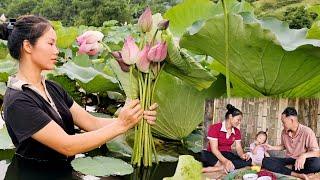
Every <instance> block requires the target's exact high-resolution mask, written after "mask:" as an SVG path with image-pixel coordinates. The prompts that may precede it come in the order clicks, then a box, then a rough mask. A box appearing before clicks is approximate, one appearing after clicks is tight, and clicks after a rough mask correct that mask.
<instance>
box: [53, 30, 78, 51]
mask: <svg viewBox="0 0 320 180" xmlns="http://www.w3.org/2000/svg"><path fill="white" fill-rule="evenodd" d="M56 33H57V46H58V47H59V48H70V47H71V45H72V44H73V43H74V42H75V40H76V38H77V36H78V29H77V28H76V27H60V28H58V29H57V30H56Z"/></svg>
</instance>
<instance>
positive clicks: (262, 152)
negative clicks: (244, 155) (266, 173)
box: [248, 129, 270, 166]
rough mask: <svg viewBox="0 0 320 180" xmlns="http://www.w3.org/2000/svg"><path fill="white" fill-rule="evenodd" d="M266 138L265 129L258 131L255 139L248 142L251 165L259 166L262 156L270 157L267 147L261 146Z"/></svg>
mask: <svg viewBox="0 0 320 180" xmlns="http://www.w3.org/2000/svg"><path fill="white" fill-rule="evenodd" d="M267 130H268V129H267ZM267 139H268V135H267V131H260V132H258V134H257V135H256V140H255V141H254V142H253V143H251V144H250V152H248V154H249V156H250V157H251V159H252V165H258V166H261V165H262V160H263V158H264V157H265V156H266V157H270V155H269V153H268V152H267V149H266V148H265V146H263V144H265V143H266V142H267Z"/></svg>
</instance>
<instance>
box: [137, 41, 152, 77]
mask: <svg viewBox="0 0 320 180" xmlns="http://www.w3.org/2000/svg"><path fill="white" fill-rule="evenodd" d="M149 50H150V45H148V44H147V45H146V46H145V47H144V48H143V49H142V51H140V53H139V59H138V61H137V63H136V65H137V68H138V69H139V70H140V71H141V72H144V73H148V72H149V66H150V61H149V59H148V52H149Z"/></svg>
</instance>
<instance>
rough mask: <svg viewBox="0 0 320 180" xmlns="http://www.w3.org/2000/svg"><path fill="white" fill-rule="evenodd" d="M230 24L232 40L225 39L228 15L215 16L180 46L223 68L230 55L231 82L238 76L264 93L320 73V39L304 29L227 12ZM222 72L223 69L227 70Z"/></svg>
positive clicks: (281, 89) (279, 90) (287, 87)
mask: <svg viewBox="0 0 320 180" xmlns="http://www.w3.org/2000/svg"><path fill="white" fill-rule="evenodd" d="M229 22H230V23H229V31H228V32H229V34H228V37H229V41H225V38H224V37H225V32H226V30H225V27H224V23H225V19H224V16H223V15H216V16H214V17H213V18H211V19H209V20H207V21H206V22H205V23H204V25H203V26H202V27H200V28H199V29H198V30H197V31H193V32H192V33H191V32H187V33H185V34H184V36H183V37H182V38H181V41H180V45H181V46H182V47H184V48H186V49H188V50H191V51H193V52H196V53H198V54H204V55H209V56H211V57H213V58H214V59H215V60H217V62H218V63H219V64H221V65H222V66H224V67H225V65H226V63H225V61H226V60H225V58H226V57H229V62H230V63H229V65H230V68H229V71H230V79H231V82H232V83H234V81H232V79H238V80H239V81H241V82H242V83H243V84H245V85H246V86H247V87H248V88H247V89H250V88H251V89H253V90H254V91H258V92H260V93H261V94H263V95H268V96H269V95H278V94H281V93H284V92H286V91H288V90H290V89H293V88H295V87H297V86H299V85H301V84H303V83H305V82H306V81H308V80H310V79H312V78H314V77H316V76H318V75H320V61H319V58H320V53H319V50H320V48H319V46H320V41H319V40H314V39H306V38H305V35H306V29H301V30H293V29H289V27H288V24H286V23H283V22H280V21H278V20H275V19H273V18H268V19H264V20H256V19H255V18H254V17H253V16H249V15H246V14H244V15H243V16H240V15H236V14H229ZM226 46H227V47H228V49H229V51H228V52H226V51H225V47H226ZM219 71H220V72H221V73H225V71H224V70H223V68H221V69H220V70H219ZM231 76H235V77H231ZM318 86H319V85H318ZM249 87H250V88H249ZM249 93H250V92H249ZM251 94H253V93H251ZM235 95H236V96H237V95H238V94H235Z"/></svg>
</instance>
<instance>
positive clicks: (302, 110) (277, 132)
mask: <svg viewBox="0 0 320 180" xmlns="http://www.w3.org/2000/svg"><path fill="white" fill-rule="evenodd" d="M208 102H210V103H213V105H210V106H211V107H213V108H210V111H212V112H211V114H212V115H211V116H210V118H212V119H210V121H211V123H216V122H219V121H221V120H224V116H225V113H226V111H227V109H226V105H227V104H232V105H233V106H235V107H236V108H238V109H240V110H241V111H242V113H243V119H242V122H241V125H240V127H239V128H240V129H241V133H242V134H241V135H242V143H243V145H244V147H248V146H249V144H250V143H251V142H253V140H254V137H255V135H256V133H257V132H258V131H261V130H266V128H268V142H269V143H270V144H272V145H277V144H280V141H281V139H280V136H281V131H282V129H283V127H282V123H281V113H282V112H283V110H284V109H285V108H286V107H288V106H291V107H295V108H296V110H297V111H298V119H299V122H300V123H302V124H304V125H306V126H308V127H310V128H311V129H313V131H314V132H315V134H316V136H317V138H318V142H319V143H320V99H276V98H228V99H215V100H213V101H212V100H211V101H207V104H208ZM206 106H207V105H206ZM206 114H210V113H209V112H208V110H207V109H206ZM207 121H208V119H207ZM211 123H209V124H211ZM207 124H208V123H207Z"/></svg>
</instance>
